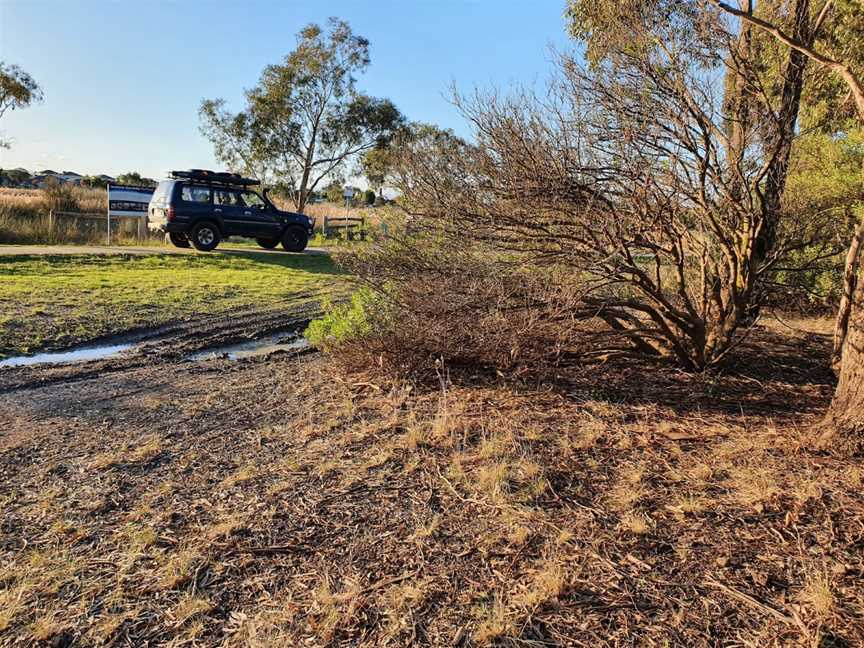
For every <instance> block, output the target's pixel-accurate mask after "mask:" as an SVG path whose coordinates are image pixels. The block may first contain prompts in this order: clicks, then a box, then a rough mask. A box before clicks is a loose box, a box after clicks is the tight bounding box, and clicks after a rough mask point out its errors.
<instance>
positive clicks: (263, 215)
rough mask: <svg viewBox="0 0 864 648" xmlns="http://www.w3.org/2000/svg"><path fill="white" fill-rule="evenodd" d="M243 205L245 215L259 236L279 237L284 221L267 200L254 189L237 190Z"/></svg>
mask: <svg viewBox="0 0 864 648" xmlns="http://www.w3.org/2000/svg"><path fill="white" fill-rule="evenodd" d="M237 193H238V196H239V198H240V202H241V204H242V205H243V215H244V217H245V218H246V219H247V220H248V222H249V224H250V227H252V228H254V230H255V236H256V237H259V238H271V239H273V238H279V236H280V235H281V233H282V222H281V219H280V218H279V214H278V213H277V212H276V211H275V210H274V209H273V208H272V207H271V206H270V203H268V202H267V201H266V200H264V199H263V198H262V197H261V196H260V195H258V194H257V193H255V192H254V191H249V190H248V189H243V190H240V191H238V192H237Z"/></svg>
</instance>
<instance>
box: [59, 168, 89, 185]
mask: <svg viewBox="0 0 864 648" xmlns="http://www.w3.org/2000/svg"><path fill="white" fill-rule="evenodd" d="M82 177H83V176H82V175H81V174H80V173H75V172H74V171H64V172H63V173H58V174H57V179H58V180H59V181H60V182H62V183H63V184H71V185H80V184H81V178H82Z"/></svg>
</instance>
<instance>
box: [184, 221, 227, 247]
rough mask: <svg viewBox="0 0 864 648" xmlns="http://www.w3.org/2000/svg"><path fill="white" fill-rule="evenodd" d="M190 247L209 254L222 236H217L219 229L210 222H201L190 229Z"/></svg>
mask: <svg viewBox="0 0 864 648" xmlns="http://www.w3.org/2000/svg"><path fill="white" fill-rule="evenodd" d="M190 238H191V239H192V245H194V246H195V249H196V250H199V251H201V252H209V251H210V250H212V249H214V248H215V247H216V246H217V245H219V241H221V240H222V236H221V235H220V234H219V228H218V227H216V225H214V224H213V223H211V222H210V221H203V222H201V223H198V224H197V225H195V227H193V228H192V235H191V237H190Z"/></svg>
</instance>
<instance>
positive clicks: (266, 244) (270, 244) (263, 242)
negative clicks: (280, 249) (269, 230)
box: [255, 238, 279, 250]
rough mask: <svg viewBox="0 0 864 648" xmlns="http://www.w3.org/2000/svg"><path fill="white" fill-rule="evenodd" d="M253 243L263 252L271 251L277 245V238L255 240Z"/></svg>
mask: <svg viewBox="0 0 864 648" xmlns="http://www.w3.org/2000/svg"><path fill="white" fill-rule="evenodd" d="M255 242H256V243H257V244H258V245H260V246H261V247H262V248H264V249H265V250H272V249H273V248H275V247H276V246H277V245H279V239H278V238H256V239H255Z"/></svg>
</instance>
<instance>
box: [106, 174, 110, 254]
mask: <svg viewBox="0 0 864 648" xmlns="http://www.w3.org/2000/svg"><path fill="white" fill-rule="evenodd" d="M105 191H106V192H107V196H106V197H107V199H108V210H107V211H106V212H105V213H106V216H107V217H108V245H111V183H108V184H107V185H106V186H105Z"/></svg>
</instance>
